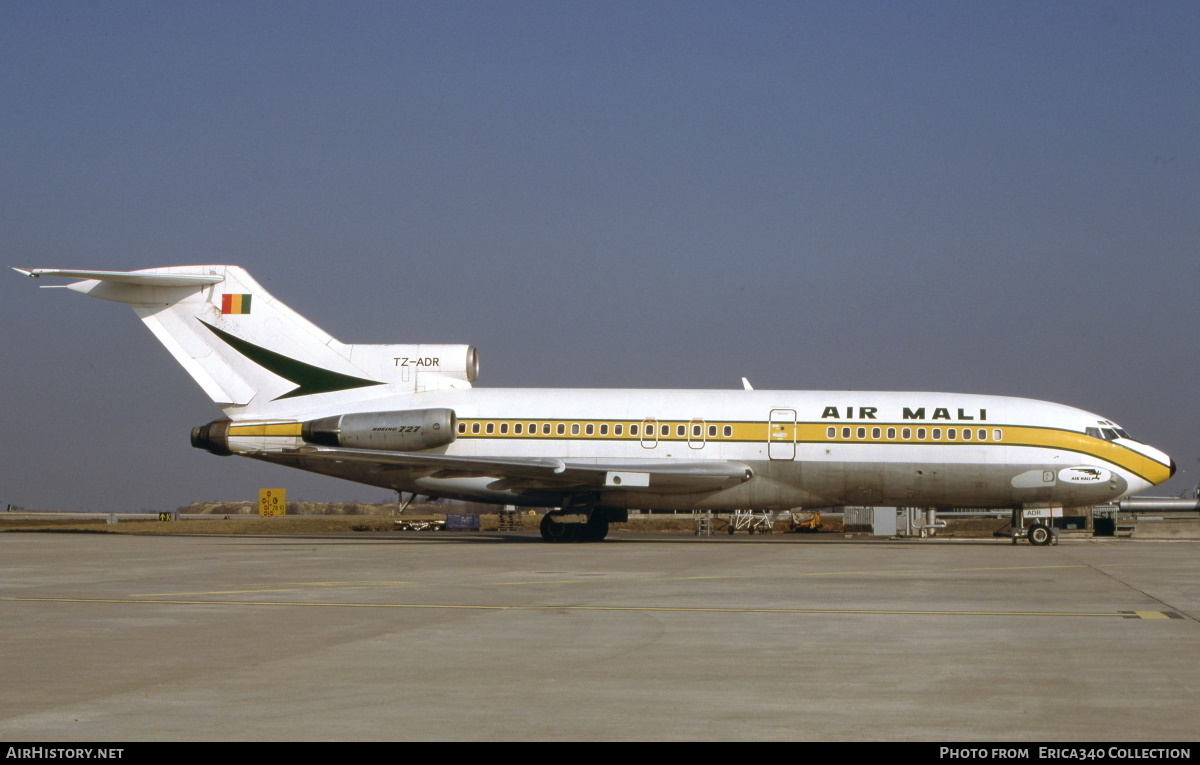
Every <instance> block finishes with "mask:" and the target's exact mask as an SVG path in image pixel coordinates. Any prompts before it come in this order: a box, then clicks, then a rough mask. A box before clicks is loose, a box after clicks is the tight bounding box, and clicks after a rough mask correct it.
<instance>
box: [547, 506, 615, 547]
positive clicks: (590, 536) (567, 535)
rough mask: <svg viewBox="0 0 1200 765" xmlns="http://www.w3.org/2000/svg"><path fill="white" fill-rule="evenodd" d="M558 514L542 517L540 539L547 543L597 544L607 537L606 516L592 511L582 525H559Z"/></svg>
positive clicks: (597, 511)
mask: <svg viewBox="0 0 1200 765" xmlns="http://www.w3.org/2000/svg"><path fill="white" fill-rule="evenodd" d="M559 517H561V515H560V514H558V513H546V514H545V515H543V516H542V539H544V540H545V541H547V542H599V541H601V540H602V539H604V538H605V537H606V536H608V516H607V515H605V514H604V511H603V510H593V511H592V513H591V517H589V518H588V519H587V521H586V522H584V523H561V522H559V520H558V518H559Z"/></svg>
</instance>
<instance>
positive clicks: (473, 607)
mask: <svg viewBox="0 0 1200 765" xmlns="http://www.w3.org/2000/svg"><path fill="white" fill-rule="evenodd" d="M0 601H3V602H9V603H111V604H132V603H137V604H140V605H155V604H157V605H174V606H284V607H302V608H400V609H446V610H464V611H625V612H634V613H709V614H826V615H840V614H865V615H873V616H1054V617H1089V618H1095V617H1109V618H1112V617H1117V618H1121V619H1131V618H1133V619H1170V618H1172V617H1170V616H1168V615H1166V614H1165V613H1163V612H1161V611H1097V612H1071V611H927V610H908V609H891V608H873V609H867V608H717V607H711V606H708V607H693V606H567V605H546V606H488V605H481V604H470V603H465V604H462V603H304V602H289V601H278V600H276V601H271V600H178V599H169V600H145V599H137V600H134V599H128V598H0Z"/></svg>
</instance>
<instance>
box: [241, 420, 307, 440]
mask: <svg viewBox="0 0 1200 765" xmlns="http://www.w3.org/2000/svg"><path fill="white" fill-rule="evenodd" d="M299 435H300V423H298V422H273V423H250V424H247V425H230V426H229V437H230V438H240V437H253V436H297V437H298V436H299Z"/></svg>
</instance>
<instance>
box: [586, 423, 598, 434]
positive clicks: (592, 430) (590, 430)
mask: <svg viewBox="0 0 1200 765" xmlns="http://www.w3.org/2000/svg"><path fill="white" fill-rule="evenodd" d="M583 432H584V433H586V434H587V435H589V436H590V435H593V434H594V433H595V432H596V426H595V425H593V424H592V423H590V422H589V423H588V424H587V425H585V426H584V428H583Z"/></svg>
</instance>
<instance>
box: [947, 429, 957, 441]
mask: <svg viewBox="0 0 1200 765" xmlns="http://www.w3.org/2000/svg"><path fill="white" fill-rule="evenodd" d="M946 438H948V439H950V440H951V441H953V440H954V439H956V438H958V429H957V428H946Z"/></svg>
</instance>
